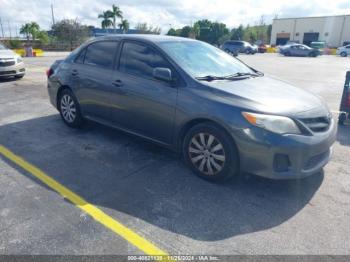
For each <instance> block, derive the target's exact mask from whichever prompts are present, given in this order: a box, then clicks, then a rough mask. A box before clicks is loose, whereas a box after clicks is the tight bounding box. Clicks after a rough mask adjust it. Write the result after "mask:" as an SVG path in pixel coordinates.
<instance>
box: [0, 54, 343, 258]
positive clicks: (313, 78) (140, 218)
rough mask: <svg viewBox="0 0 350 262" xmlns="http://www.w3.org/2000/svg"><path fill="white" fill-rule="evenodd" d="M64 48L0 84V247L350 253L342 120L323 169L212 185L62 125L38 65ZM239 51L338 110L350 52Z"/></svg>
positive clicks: (129, 141)
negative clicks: (302, 54) (65, 192)
mask: <svg viewBox="0 0 350 262" xmlns="http://www.w3.org/2000/svg"><path fill="white" fill-rule="evenodd" d="M60 58H62V57H61V56H51V57H41V58H27V59H25V62H26V65H27V75H26V76H25V77H24V78H23V79H22V80H19V81H10V80H2V81H1V82H0V145H2V146H3V150H2V151H1V152H0V156H1V157H0V254H122V255H133V254H144V253H147V251H151V250H152V248H157V249H158V250H160V251H164V252H165V253H168V254H177V255H179V254H182V255H184V254H209V255H242V254H272V255H274V254H281V255H283V254H327V255H346V254H347V255H349V254H350V162H349V155H350V126H343V127H340V128H339V130H338V136H337V141H336V143H335V144H334V148H333V159H332V160H331V162H330V163H329V164H328V165H327V166H326V167H325V168H324V172H322V173H320V174H316V175H314V176H311V177H309V178H306V179H303V180H297V181H272V180H268V179H263V178H259V177H256V176H254V175H251V174H242V175H241V176H240V177H239V178H236V179H233V180H230V181H228V182H226V183H223V184H212V183H208V182H206V181H203V180H201V179H199V178H197V177H196V176H194V175H193V174H192V173H191V171H190V170H189V169H188V168H187V167H186V166H185V165H184V163H183V162H182V160H181V158H180V157H179V156H178V155H176V154H175V153H173V152H170V151H167V150H166V149H164V148H161V147H159V146H157V145H154V144H152V143H150V142H145V141H144V140H142V139H140V138H136V137H134V136H132V135H128V134H125V133H123V132H120V131H116V130H112V129H110V128H106V127H103V126H100V125H97V124H92V123H88V124H87V125H86V127H85V128H84V129H82V130H74V129H70V128H68V127H67V126H66V125H64V124H63V122H62V121H61V119H60V116H59V114H58V112H57V111H56V110H55V109H54V108H53V107H52V106H51V105H50V103H49V99H48V95H47V90H46V75H45V70H46V69H47V68H48V67H49V65H50V64H51V63H52V62H53V61H54V60H55V59H60ZM239 58H240V59H241V60H243V61H244V62H246V63H248V64H249V65H251V66H253V67H255V68H256V69H258V70H261V71H263V72H264V73H266V74H269V75H272V76H275V77H277V78H280V79H282V80H284V81H288V82H290V83H292V84H294V85H297V86H299V87H301V88H303V89H306V90H309V91H310V92H313V93H315V94H318V95H320V96H322V97H323V98H324V99H325V100H326V101H327V103H328V105H329V107H330V108H331V110H332V111H333V112H334V115H335V116H336V111H337V110H338V108H339V101H340V98H341V94H342V89H343V85H344V80H345V72H346V71H347V70H350V59H349V58H340V57H336V56H321V57H318V58H297V57H282V56H280V55H277V54H257V55H241V56H239ZM194 106H195V105H194ZM12 154H14V155H12ZM16 156H19V157H21V158H20V159H18V158H16ZM28 164H30V165H28ZM43 175H45V176H48V177H50V178H52V179H54V181H56V182H58V184H59V185H62V186H63V187H64V188H67V189H69V190H70V192H73V193H75V194H76V195H75V196H74V199H73V200H74V201H73V202H72V196H71V195H70V196H69V194H68V196H67V197H63V196H62V194H61V191H60V190H57V188H58V186H57V185H56V184H52V183H45V182H42V181H40V177H43ZM50 181H51V180H50ZM51 182H52V181H51ZM61 189H62V188H61ZM56 191H59V192H56ZM76 197H80V198H82V199H83V200H84V201H81V200H80V198H79V199H78V198H76ZM92 208H95V209H92ZM93 211H94V212H93ZM100 211H102V213H103V214H102V215H101V213H98V212H100ZM96 213H98V215H96V216H97V217H96V216H95V217H93V216H92V214H96ZM98 216H100V217H102V218H105V219H101V220H100V221H98ZM107 219H111V220H108V221H110V222H108V223H107V222H106V221H107ZM113 225H114V226H113ZM118 226H120V227H118ZM111 229H112V230H111ZM113 229H116V230H113ZM117 229H118V230H117ZM128 230H129V231H128ZM124 233H125V234H124ZM134 233H135V234H137V237H138V236H139V237H140V239H141V240H142V241H145V242H142V241H141V240H140V241H141V242H142V243H141V242H139V241H136V240H138V238H137V237H135V236H134V235H132V234H134ZM123 234H124V235H123ZM140 243H141V244H140ZM148 244H153V245H154V247H152V246H147V245H148ZM140 247H141V248H140ZM142 247H143V249H142ZM153 250H154V249H153ZM148 253H149V252H148Z"/></svg>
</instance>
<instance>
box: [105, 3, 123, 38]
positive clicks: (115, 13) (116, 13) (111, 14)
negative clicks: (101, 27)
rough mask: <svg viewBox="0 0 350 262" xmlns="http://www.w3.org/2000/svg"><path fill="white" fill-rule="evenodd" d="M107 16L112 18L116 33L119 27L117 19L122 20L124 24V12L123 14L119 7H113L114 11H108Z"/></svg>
mask: <svg viewBox="0 0 350 262" xmlns="http://www.w3.org/2000/svg"><path fill="white" fill-rule="evenodd" d="M107 15H108V16H109V17H110V18H112V25H113V28H114V32H115V29H116V27H117V25H116V19H117V18H120V20H121V21H120V22H121V23H122V22H123V12H122V10H120V8H119V7H118V6H116V5H112V10H108V11H107Z"/></svg>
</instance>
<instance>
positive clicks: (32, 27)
mask: <svg viewBox="0 0 350 262" xmlns="http://www.w3.org/2000/svg"><path fill="white" fill-rule="evenodd" d="M39 31H40V26H39V25H38V24H37V23H36V22H30V23H26V24H24V25H22V26H21V28H20V31H19V32H20V34H24V35H25V36H26V38H27V41H29V39H30V36H31V37H32V40H33V41H35V39H36V36H37V34H38V32H39Z"/></svg>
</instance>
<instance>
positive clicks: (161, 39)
mask: <svg viewBox="0 0 350 262" xmlns="http://www.w3.org/2000/svg"><path fill="white" fill-rule="evenodd" d="M123 39H128V40H145V41H149V42H154V43H159V42H183V41H197V40H195V39H191V38H185V37H178V36H168V35H151V34H130V35H128V34H115V35H107V36H99V37H95V38H93V39H92V41H99V40H123Z"/></svg>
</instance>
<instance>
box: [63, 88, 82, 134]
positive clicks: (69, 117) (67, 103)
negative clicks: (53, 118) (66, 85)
mask: <svg viewBox="0 0 350 262" xmlns="http://www.w3.org/2000/svg"><path fill="white" fill-rule="evenodd" d="M57 102H58V103H57V105H58V110H59V112H60V115H61V118H62V120H63V122H64V123H65V124H66V125H67V126H69V127H73V128H78V127H81V126H82V125H83V122H84V121H83V117H82V115H81V111H80V106H79V103H78V101H77V99H76V97H75V96H74V94H73V92H72V91H71V90H69V89H63V90H62V91H61V92H60V93H59V98H58V101H57Z"/></svg>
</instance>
